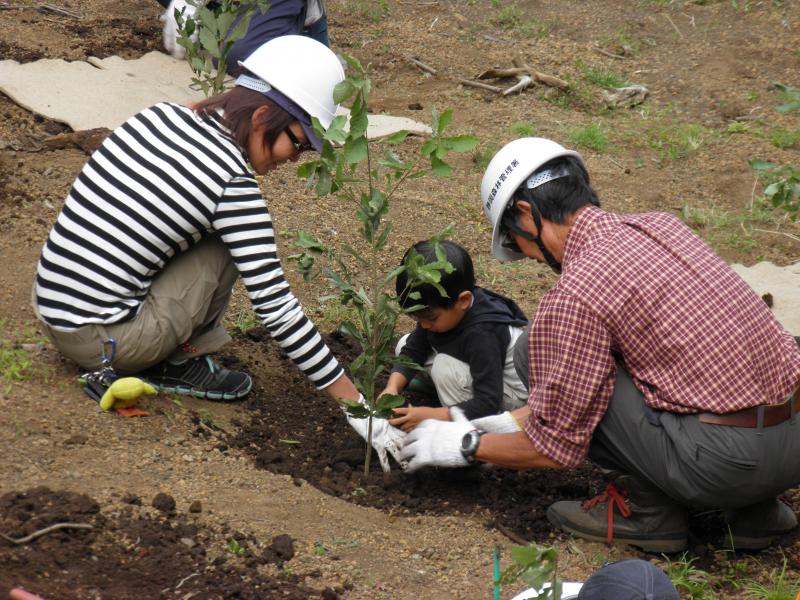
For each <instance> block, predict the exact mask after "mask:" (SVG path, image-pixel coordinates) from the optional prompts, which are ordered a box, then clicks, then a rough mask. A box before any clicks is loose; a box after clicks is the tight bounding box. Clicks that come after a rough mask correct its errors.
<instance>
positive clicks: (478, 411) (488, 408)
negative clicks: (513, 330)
mask: <svg viewBox="0 0 800 600" xmlns="http://www.w3.org/2000/svg"><path fill="white" fill-rule="evenodd" d="M464 337H465V339H464V342H463V349H464V355H465V357H466V359H467V360H466V362H467V364H469V372H470V375H472V399H470V400H468V401H467V402H462V403H461V404H459V405H458V406H459V408H461V410H463V411H464V414H465V415H467V418H468V419H477V418H479V417H485V416H488V415H495V414H497V413H499V412H500V409H501V407H502V404H503V372H504V370H505V363H506V351H507V350H508V345H509V344H510V343H511V335H510V334H509V332H508V326H507V325H498V324H487V325H484V326H479V327H472V328H471V329H470V331H469V335H468V336H466V335H465V336H464Z"/></svg>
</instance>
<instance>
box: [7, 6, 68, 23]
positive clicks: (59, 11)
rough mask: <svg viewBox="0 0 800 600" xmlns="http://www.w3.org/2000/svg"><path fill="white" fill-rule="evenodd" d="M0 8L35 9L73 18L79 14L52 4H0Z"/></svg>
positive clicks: (43, 12) (44, 12)
mask: <svg viewBox="0 0 800 600" xmlns="http://www.w3.org/2000/svg"><path fill="white" fill-rule="evenodd" d="M0 10H35V11H36V12H39V13H42V14H48V13H49V14H54V15H61V16H62V17H72V18H73V19H80V18H81V15H80V14H79V13H76V12H75V11H72V10H67V9H66V8H61V7H59V6H54V5H52V4H38V5H36V4H33V5H30V6H28V5H25V4H0Z"/></svg>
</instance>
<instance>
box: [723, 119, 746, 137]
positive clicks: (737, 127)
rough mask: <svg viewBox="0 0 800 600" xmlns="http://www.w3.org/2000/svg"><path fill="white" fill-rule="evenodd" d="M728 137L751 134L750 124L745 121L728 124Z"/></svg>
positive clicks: (726, 130) (726, 129)
mask: <svg viewBox="0 0 800 600" xmlns="http://www.w3.org/2000/svg"><path fill="white" fill-rule="evenodd" d="M723 133H726V134H727V135H734V134H737V133H750V123H745V122H743V121H731V122H730V123H728V126H727V127H726V128H725V131H724V132H723Z"/></svg>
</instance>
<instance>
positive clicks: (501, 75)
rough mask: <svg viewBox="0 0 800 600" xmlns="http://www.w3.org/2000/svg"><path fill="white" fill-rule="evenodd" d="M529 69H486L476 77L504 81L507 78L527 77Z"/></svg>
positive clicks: (525, 67) (524, 67)
mask: <svg viewBox="0 0 800 600" xmlns="http://www.w3.org/2000/svg"><path fill="white" fill-rule="evenodd" d="M530 72H531V69H530V68H529V67H528V66H523V67H514V68H513V69H497V68H495V69H488V70H486V71H484V72H483V73H481V74H480V75H478V79H505V78H508V77H520V76H521V75H529V74H530Z"/></svg>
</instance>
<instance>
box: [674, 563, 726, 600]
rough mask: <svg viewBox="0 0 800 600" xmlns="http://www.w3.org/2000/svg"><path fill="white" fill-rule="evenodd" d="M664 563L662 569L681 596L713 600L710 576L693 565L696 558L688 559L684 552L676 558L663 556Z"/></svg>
mask: <svg viewBox="0 0 800 600" xmlns="http://www.w3.org/2000/svg"><path fill="white" fill-rule="evenodd" d="M664 558H665V560H666V565H665V567H664V571H665V572H666V573H667V576H668V577H669V578H670V580H671V581H672V585H674V586H675V587H676V588H677V590H678V591H679V592H681V597H682V598H689V599H690V600H713V599H714V597H715V596H714V593H713V590H712V589H711V583H710V576H709V574H708V573H707V572H705V571H703V570H701V569H698V568H697V567H695V566H694V565H693V563H694V561H695V560H697V559H696V558H691V559H688V558H687V555H686V553H685V552H684V553H683V554H682V555H681V557H680V558H679V559H678V560H675V561H673V560H671V559H669V558H668V557H666V556H665V557H664Z"/></svg>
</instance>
